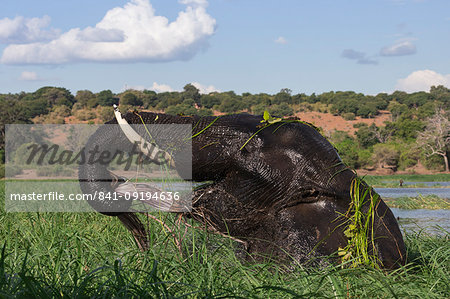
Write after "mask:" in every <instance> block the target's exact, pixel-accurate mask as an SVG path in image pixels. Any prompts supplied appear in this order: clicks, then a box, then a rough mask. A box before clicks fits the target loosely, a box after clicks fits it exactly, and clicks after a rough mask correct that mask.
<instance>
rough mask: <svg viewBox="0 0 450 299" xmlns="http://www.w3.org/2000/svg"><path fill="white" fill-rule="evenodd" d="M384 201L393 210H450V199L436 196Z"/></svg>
mask: <svg viewBox="0 0 450 299" xmlns="http://www.w3.org/2000/svg"><path fill="white" fill-rule="evenodd" d="M383 200H384V201H385V202H386V204H387V205H388V206H389V207H391V208H399V209H428V210H440V209H444V210H445V209H447V210H448V209H450V199H448V198H440V197H439V196H436V195H427V196H422V195H419V196H417V197H399V198H384V199H383Z"/></svg>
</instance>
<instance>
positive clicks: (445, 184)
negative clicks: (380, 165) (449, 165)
mask: <svg viewBox="0 0 450 299" xmlns="http://www.w3.org/2000/svg"><path fill="white" fill-rule="evenodd" d="M382 183H385V184H391V183H399V182H396V181H382ZM403 185H425V186H427V187H450V182H403Z"/></svg>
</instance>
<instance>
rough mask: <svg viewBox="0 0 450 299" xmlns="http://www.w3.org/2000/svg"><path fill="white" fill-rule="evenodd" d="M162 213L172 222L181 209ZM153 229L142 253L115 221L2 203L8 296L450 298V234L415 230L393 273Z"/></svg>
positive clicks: (2, 264) (3, 294)
mask: <svg viewBox="0 0 450 299" xmlns="http://www.w3.org/2000/svg"><path fill="white" fill-rule="evenodd" d="M0 184H1V185H0V186H1V187H0V191H1V194H2V198H1V200H0V204H1V205H2V206H3V201H4V195H3V194H4V192H3V191H4V186H3V182H0ZM161 217H166V218H167V219H165V220H167V222H168V225H169V226H171V227H172V225H171V224H170V223H172V222H173V221H174V217H173V216H172V215H165V214H164V215H162V216H161ZM149 229H150V231H152V235H151V238H150V243H151V246H150V248H151V249H150V250H149V251H148V252H145V253H142V252H139V251H138V250H137V246H136V245H135V243H134V240H133V238H132V237H131V234H130V233H129V232H128V231H126V229H125V228H124V227H123V226H122V225H121V224H120V222H119V221H118V220H117V219H115V218H112V217H107V216H102V215H100V214H95V213H42V214H38V213H5V212H4V210H3V208H2V210H1V212H0V250H1V249H2V251H1V253H0V298H15V297H40V298H47V297H50V298H60V297H66V298H76V297H78V298H87V297H93V298H99V297H101V298H105V297H106V298H108V297H112V298H125V297H126V298H128V297H162V298H173V297H182V298H197V297H208V298H212V297H241V298H268V297H270V298H303V297H304V298H311V297H325V298H350V297H360V298H375V297H377V298H380V297H381V298H395V297H397V298H398V297H402V298H444V297H446V296H447V295H448V294H449V291H450V289H449V286H450V259H449V257H450V246H449V241H448V237H449V235H448V234H446V235H444V236H439V237H430V236H427V235H424V234H409V235H407V236H406V244H407V249H408V258H407V260H408V265H407V266H405V267H403V268H401V269H398V270H395V271H389V272H387V271H383V270H376V269H368V268H362V267H361V268H352V269H350V268H342V267H340V266H337V265H330V266H327V267H325V268H303V267H301V266H296V267H286V266H283V265H276V264H274V263H272V262H270V261H267V262H264V263H256V264H255V263H246V262H243V261H241V260H240V259H238V258H237V257H236V254H235V247H236V244H235V243H234V242H233V241H231V240H230V239H228V238H223V237H219V236H216V235H211V234H207V233H204V232H203V231H201V230H198V229H192V228H189V229H188V230H187V232H186V234H185V229H184V228H180V229H179V230H177V229H175V231H174V232H175V233H176V234H179V239H183V242H182V254H181V253H180V252H179V251H178V248H177V246H175V244H174V240H173V237H172V236H171V234H169V233H168V232H167V231H166V229H165V228H164V227H162V226H161V224H159V223H157V222H155V221H152V222H149Z"/></svg>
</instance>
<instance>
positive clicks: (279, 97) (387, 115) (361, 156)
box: [0, 84, 450, 172]
mask: <svg viewBox="0 0 450 299" xmlns="http://www.w3.org/2000/svg"><path fill="white" fill-rule="evenodd" d="M113 104H119V105H120V107H121V111H127V110H135V109H136V110H140V111H142V110H147V111H157V112H164V113H168V114H173V115H178V114H180V115H194V114H196V115H199V116H212V115H221V114H230V113H241V112H247V113H252V114H257V115H258V114H259V115H262V114H263V112H264V111H265V110H267V111H268V112H269V113H270V114H271V115H274V116H302V117H308V116H309V115H312V114H314V115H315V116H317V118H316V119H314V120H313V121H312V122H314V124H315V125H316V126H317V127H323V126H322V125H325V122H324V118H326V117H334V120H333V123H337V121H336V120H340V121H341V123H342V122H343V123H345V122H347V126H346V129H343V130H339V129H337V128H334V129H333V128H325V129H324V130H323V132H324V133H323V134H324V135H325V136H326V137H327V138H328V140H330V142H332V143H333V144H334V146H335V147H336V149H337V150H338V152H339V154H340V156H341V158H342V159H343V160H344V162H346V163H347V165H348V166H349V167H351V168H354V169H365V170H367V171H370V170H378V171H380V170H384V171H387V172H396V171H407V172H421V171H423V170H428V171H432V172H440V171H447V172H448V171H449V159H448V158H449V155H450V133H449V131H450V123H449V117H450V89H448V88H446V87H444V86H433V87H431V89H430V91H429V92H415V93H405V92H401V91H395V92H393V93H392V94H387V93H379V94H377V95H364V94H362V93H356V92H353V91H336V92H335V91H330V92H325V93H322V94H315V93H313V94H311V95H306V94H304V93H299V94H292V91H291V90H290V89H288V88H283V89H281V90H280V92H278V93H276V94H267V93H258V94H252V93H248V92H245V93H242V94H241V95H238V94H236V93H235V92H234V91H226V92H213V93H209V94H201V93H200V92H199V90H198V89H197V88H196V87H195V86H193V85H192V84H187V85H186V86H185V87H184V89H183V91H180V92H162V93H156V92H154V91H151V90H143V91H140V90H126V91H124V92H121V93H119V94H115V93H113V92H112V91H110V90H103V91H101V92H98V93H94V92H91V91H89V90H79V91H77V92H76V94H75V95H73V94H72V93H71V92H70V91H69V90H67V89H65V88H61V87H42V88H40V89H38V90H36V91H35V92H30V93H26V92H21V93H17V94H0V110H1V111H2V113H1V116H0V117H1V119H0V123H1V125H2V126H1V135H0V156H1V161H2V165H1V166H0V167H1V170H2V172H4V165H3V163H5V142H4V140H5V126H4V125H5V124H19V123H21V124H26V123H28V124H32V123H35V124H50V123H52V124H64V123H103V122H105V121H107V120H110V119H112V118H113V108H112V105H113ZM322 117H323V118H322ZM381 119H383V121H382V122H381V123H380V120H381ZM307 121H311V120H307ZM329 122H331V121H329ZM349 124H352V125H351V128H350V126H349Z"/></svg>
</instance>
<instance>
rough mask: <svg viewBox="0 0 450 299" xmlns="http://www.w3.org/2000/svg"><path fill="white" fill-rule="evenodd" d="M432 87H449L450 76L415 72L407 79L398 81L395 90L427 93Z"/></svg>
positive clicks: (425, 71) (432, 72) (421, 71)
mask: <svg viewBox="0 0 450 299" xmlns="http://www.w3.org/2000/svg"><path fill="white" fill-rule="evenodd" d="M433 85H435V86H437V85H444V86H446V87H450V74H447V75H442V74H439V73H436V72H435V71H432V70H419V71H415V72H412V73H411V74H410V75H409V76H408V77H406V78H404V79H399V80H398V81H397V85H396V86H395V88H396V89H397V90H403V91H406V92H416V91H429V90H430V87H431V86H433Z"/></svg>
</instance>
